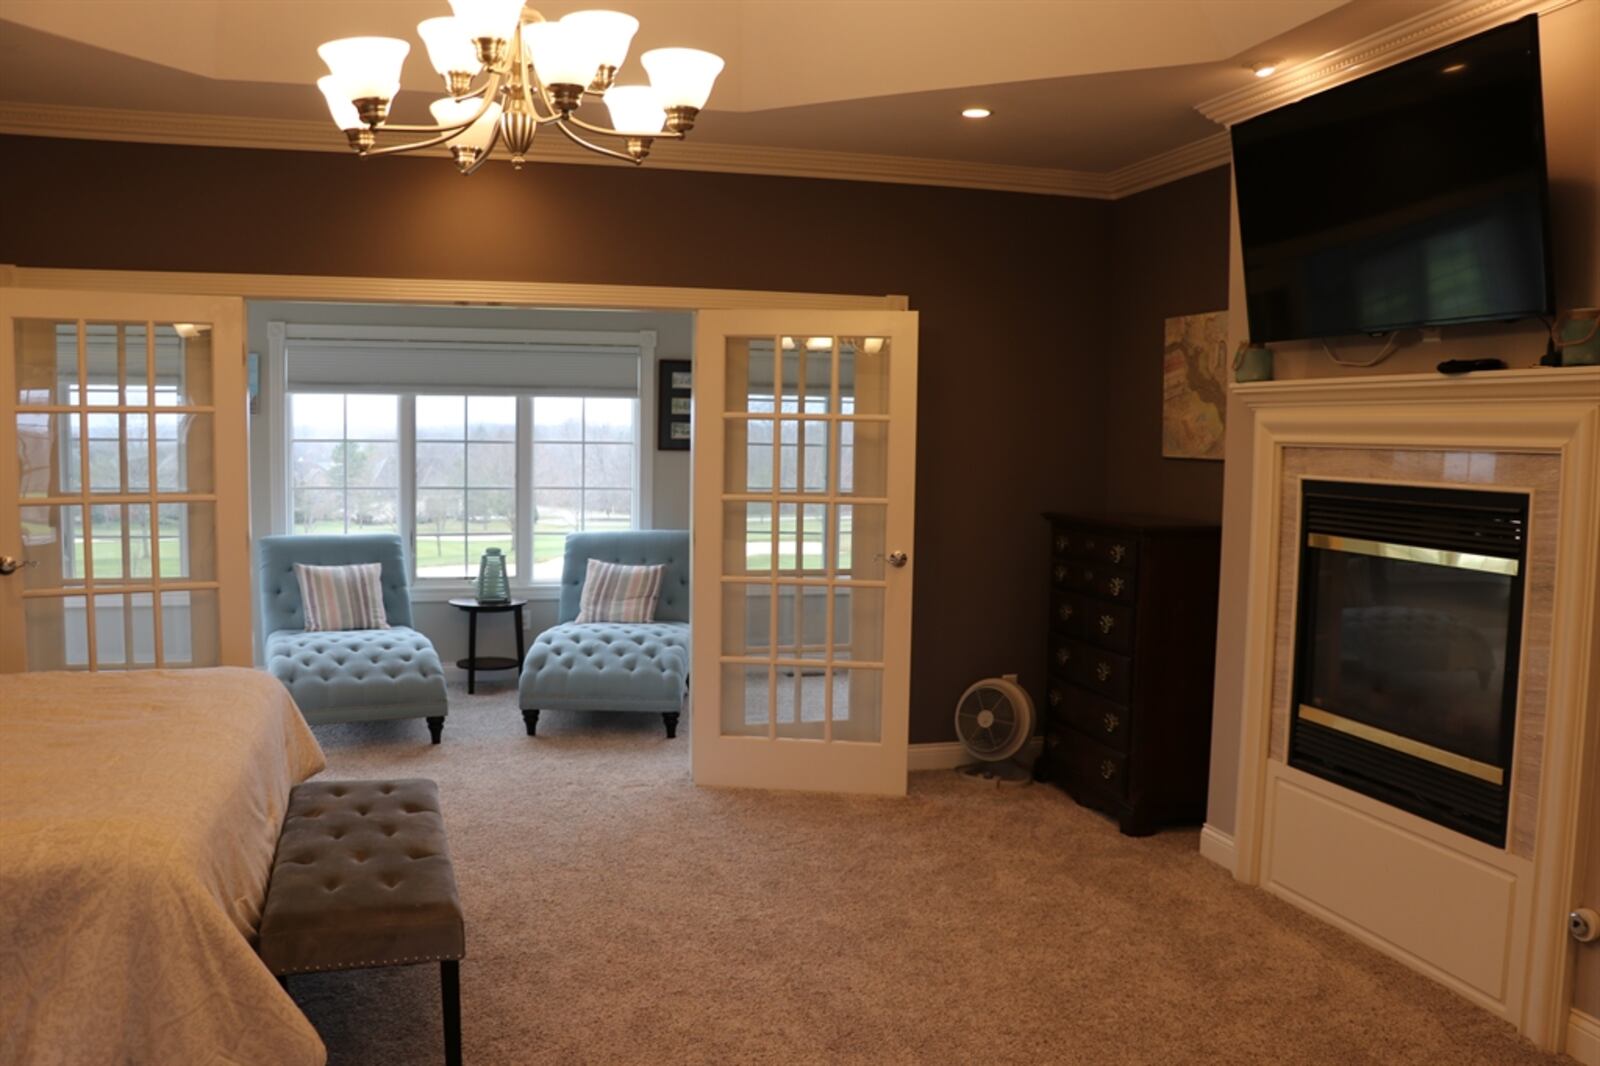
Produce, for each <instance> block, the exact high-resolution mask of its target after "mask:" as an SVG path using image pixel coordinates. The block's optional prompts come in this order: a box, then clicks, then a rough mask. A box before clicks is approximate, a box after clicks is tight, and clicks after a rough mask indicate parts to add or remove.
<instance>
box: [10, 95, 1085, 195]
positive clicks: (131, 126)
mask: <svg viewBox="0 0 1600 1066" xmlns="http://www.w3.org/2000/svg"><path fill="white" fill-rule="evenodd" d="M0 133H10V134H21V135H24V136H31V137H68V138H76V139H84V140H98V141H134V142H139V143H145V144H186V145H203V146H206V147H219V148H264V149H272V150H277V151H312V152H338V153H341V154H344V155H349V154H351V152H350V148H349V146H348V145H347V144H346V143H345V140H344V138H343V137H342V136H341V135H340V134H339V133H338V131H336V130H334V129H333V128H332V127H331V126H330V124H329V123H327V122H322V121H306V120H298V119H280V118H251V117H248V116H238V115H187V114H179V113H174V112H158V111H122V110H117V109H114V108H95V107H71V106H65V105H59V104H27V103H14V102H0ZM418 154H423V155H436V156H439V157H441V158H448V153H447V152H446V151H445V150H444V148H443V147H436V148H432V149H423V150H422V151H420V152H419V153H418ZM532 158H533V159H534V160H536V161H537V162H541V163H570V164H582V165H596V166H616V165H617V164H616V163H615V162H613V161H611V160H608V159H605V158H603V157H601V156H597V155H595V154H593V153H591V152H586V151H584V150H583V149H581V148H578V147H577V146H576V145H573V144H570V143H568V142H567V141H564V140H562V139H561V138H559V137H554V136H548V135H547V136H546V137H545V138H543V139H541V141H540V143H539V144H538V145H536V147H535V150H534V154H533V156H532ZM647 165H648V166H650V167H651V168H653V169H657V170H697V171H707V172H710V173H717V174H756V175H768V176H777V177H794V178H820V179H826V180H833V181H870V182H887V183H890V184H897V185H937V186H948V187H952V188H961V189H988V190H994V191H1000V192H1020V193H1033V194H1037V195H1043V196H1078V197H1087V198H1089V199H1094V200H1109V199H1113V198H1115V195H1116V194H1115V193H1114V192H1113V190H1112V183H1111V180H1110V178H1109V176H1108V175H1106V174H1097V173H1091V172H1088V171H1076V170H1057V169H1052V168H1048V167H1019V166H1005V165H1001V164H994V163H971V162H963V161H961V160H949V159H917V158H910V157H904V156H886V155H871V154H865V153H855V152H826V151H813V150H807V149H796V148H770V147H761V146H758V145H729V144H711V143H707V142H696V141H686V142H684V143H682V144H673V145H670V146H669V147H668V148H667V149H666V150H665V151H661V152H658V153H657V154H655V155H653V156H651V157H650V161H649V163H648V164H647Z"/></svg>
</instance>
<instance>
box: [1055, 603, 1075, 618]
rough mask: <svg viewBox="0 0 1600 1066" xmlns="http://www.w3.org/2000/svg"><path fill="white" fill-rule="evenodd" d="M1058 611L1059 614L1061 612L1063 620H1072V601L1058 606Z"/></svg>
mask: <svg viewBox="0 0 1600 1066" xmlns="http://www.w3.org/2000/svg"><path fill="white" fill-rule="evenodd" d="M1056 613H1057V614H1059V615H1060V616H1061V620H1062V621H1063V622H1070V621H1072V604H1070V603H1063V604H1062V605H1061V606H1060V607H1059V608H1058V609H1057V610H1056Z"/></svg>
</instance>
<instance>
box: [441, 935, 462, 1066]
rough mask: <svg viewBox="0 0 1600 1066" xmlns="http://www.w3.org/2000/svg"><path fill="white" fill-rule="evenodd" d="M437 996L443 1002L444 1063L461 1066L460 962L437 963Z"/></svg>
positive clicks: (447, 960) (445, 961)
mask: <svg viewBox="0 0 1600 1066" xmlns="http://www.w3.org/2000/svg"><path fill="white" fill-rule="evenodd" d="M439 998H440V999H441V1000H442V1001H443V1003H444V1063H445V1066H461V963H460V962H458V961H457V960H455V959H445V960H444V961H443V962H441V963H439Z"/></svg>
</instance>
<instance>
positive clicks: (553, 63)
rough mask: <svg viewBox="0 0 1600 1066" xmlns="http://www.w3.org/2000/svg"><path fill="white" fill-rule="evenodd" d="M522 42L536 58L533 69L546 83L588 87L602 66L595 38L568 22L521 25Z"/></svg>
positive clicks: (534, 58) (529, 54)
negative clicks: (595, 46)
mask: <svg viewBox="0 0 1600 1066" xmlns="http://www.w3.org/2000/svg"><path fill="white" fill-rule="evenodd" d="M522 41H523V44H525V45H526V46H527V48H528V56H529V58H530V59H532V60H533V69H534V71H535V72H536V73H537V74H538V75H539V80H540V81H542V82H544V83H545V85H582V86H585V87H587V86H588V84H589V82H590V81H591V80H593V78H594V72H595V71H597V70H599V69H600V59H599V53H597V52H596V51H595V49H594V41H593V40H592V39H591V38H590V36H589V35H587V34H585V33H582V32H579V31H577V30H574V29H573V28H572V27H571V26H568V25H567V24H566V22H565V21H562V22H530V23H528V24H526V25H524V26H523V27H522Z"/></svg>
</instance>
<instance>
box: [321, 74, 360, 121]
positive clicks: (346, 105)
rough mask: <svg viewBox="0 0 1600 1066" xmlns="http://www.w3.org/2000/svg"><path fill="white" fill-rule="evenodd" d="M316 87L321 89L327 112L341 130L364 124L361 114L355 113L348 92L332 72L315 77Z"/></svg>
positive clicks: (354, 106) (354, 107)
mask: <svg viewBox="0 0 1600 1066" xmlns="http://www.w3.org/2000/svg"><path fill="white" fill-rule="evenodd" d="M317 88H319V89H321V90H322V98H323V99H324V100H326V101H328V113H329V114H330V115H332V116H333V121H334V123H335V124H336V125H337V126H338V127H339V128H340V129H342V130H359V129H363V128H365V126H366V123H365V122H362V121H361V116H360V115H359V114H357V113H356V105H355V104H352V103H351V102H350V94H349V93H347V92H345V91H344V86H343V85H340V84H339V79H338V78H335V77H334V76H333V75H332V74H324V75H323V76H322V77H320V78H318V79H317Z"/></svg>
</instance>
